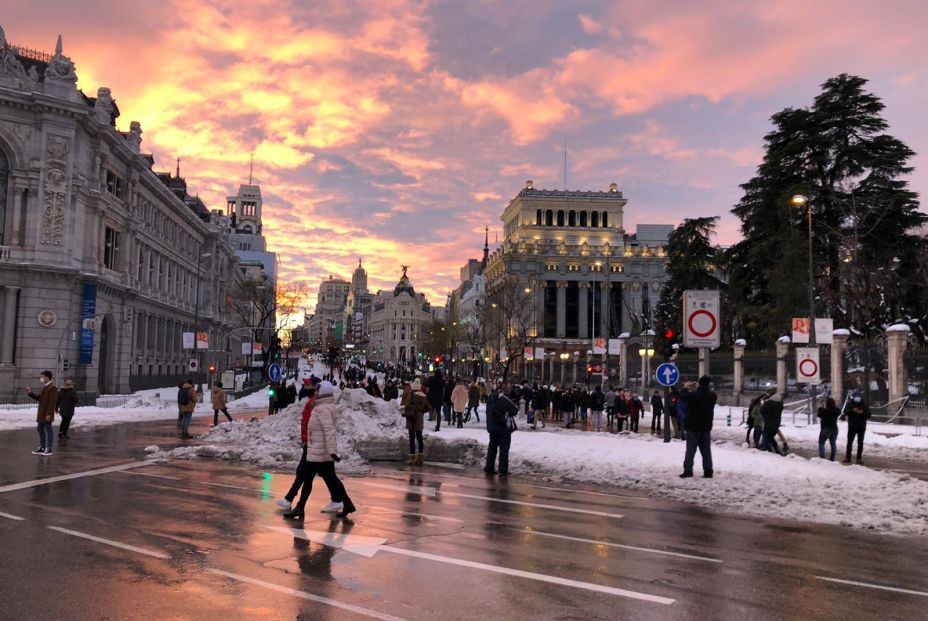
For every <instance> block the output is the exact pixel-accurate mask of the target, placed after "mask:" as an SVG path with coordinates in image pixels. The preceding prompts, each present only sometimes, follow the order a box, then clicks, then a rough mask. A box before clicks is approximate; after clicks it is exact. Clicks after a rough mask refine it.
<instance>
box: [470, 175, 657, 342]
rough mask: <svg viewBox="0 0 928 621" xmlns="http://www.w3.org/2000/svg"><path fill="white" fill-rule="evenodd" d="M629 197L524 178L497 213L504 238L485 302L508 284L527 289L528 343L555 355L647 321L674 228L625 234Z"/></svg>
mask: <svg viewBox="0 0 928 621" xmlns="http://www.w3.org/2000/svg"><path fill="white" fill-rule="evenodd" d="M626 203H627V199H625V197H624V196H623V195H622V192H620V191H619V190H618V188H617V186H616V184H614V183H613V184H611V185H610V186H609V189H608V191H605V192H602V191H561V190H536V189H535V188H534V185H533V183H532V182H531V181H528V182H527V183H526V185H525V188H523V189H522V191H520V192H519V194H518V195H517V196H516V197H515V198H513V199H512V200H511V201H510V203H509V205H508V206H507V207H506V209H505V210H504V211H503V214H502V216H501V219H502V221H503V228H504V239H503V242H502V244H501V247H500V248H499V249H498V250H496V251H495V252H493V254H492V255H490V257H489V263H488V265H487V268H486V270H485V276H486V287H487V303H492V302H493V300H494V296H499V295H500V293H501V292H502V291H503V290H504V289H505V288H506V287H516V286H517V287H519V288H520V291H522V290H523V289H524V290H525V291H526V294H525V295H526V304H525V308H526V309H531V317H530V319H529V321H530V322H531V328H532V329H531V335H532V337H533V343H532V344H533V346H535V347H539V348H540V347H543V348H545V349H546V352H547V353H552V352H553V353H554V354H558V353H565V352H566V353H572V352H574V351H577V350H579V351H581V352H583V354H584V355H585V353H586V351H587V350H588V349H590V348H591V346H592V339H593V338H594V337H596V338H615V337H618V336H619V335H620V334H622V333H625V332H628V333H631V334H636V333H638V332H640V331H641V330H642V329H644V328H645V327H647V326H650V325H651V324H652V319H653V313H654V309H655V308H656V306H657V302H658V300H659V298H660V295H661V291H662V288H663V286H664V283H665V282H666V280H667V274H666V270H665V266H666V262H667V258H666V248H665V247H666V243H667V237H668V235H669V234H670V232H671V231H672V230H673V227H672V226H671V225H644V224H642V225H639V226H638V229H637V233H636V234H635V235H629V234H627V233H626V231H625V228H624V224H623V216H624V208H625V205H626ZM488 312H489V311H488ZM488 337H490V338H488V340H489V341H490V344H491V345H492V343H493V338H492V335H488ZM497 349H498V348H497ZM496 353H499V352H498V351H497V352H496Z"/></svg>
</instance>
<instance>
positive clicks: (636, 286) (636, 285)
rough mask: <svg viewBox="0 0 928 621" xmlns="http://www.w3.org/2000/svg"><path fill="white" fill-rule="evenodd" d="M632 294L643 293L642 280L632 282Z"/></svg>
mask: <svg viewBox="0 0 928 621" xmlns="http://www.w3.org/2000/svg"><path fill="white" fill-rule="evenodd" d="M632 293H641V281H640V280H637V279H635V280H633V281H632Z"/></svg>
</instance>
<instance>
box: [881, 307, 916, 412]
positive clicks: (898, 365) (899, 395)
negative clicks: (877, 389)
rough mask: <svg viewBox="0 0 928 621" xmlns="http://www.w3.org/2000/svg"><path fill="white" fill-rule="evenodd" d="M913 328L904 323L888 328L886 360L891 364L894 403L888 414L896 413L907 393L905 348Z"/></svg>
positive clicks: (890, 387) (891, 391) (890, 395)
mask: <svg viewBox="0 0 928 621" xmlns="http://www.w3.org/2000/svg"><path fill="white" fill-rule="evenodd" d="M910 332H911V330H910V329H909V326H907V325H905V324H904V323H897V324H896V325H893V326H889V327H888V328H886V362H887V364H888V366H889V386H888V388H889V401H890V403H892V405H891V406H890V407H889V408H888V409H887V414H888V415H892V414H895V413H896V410H897V409H898V408H899V405H900V400H901V399H903V398H904V397H905V396H906V394H907V391H906V386H905V360H904V357H905V350H906V347H907V346H908V338H909V333H910Z"/></svg>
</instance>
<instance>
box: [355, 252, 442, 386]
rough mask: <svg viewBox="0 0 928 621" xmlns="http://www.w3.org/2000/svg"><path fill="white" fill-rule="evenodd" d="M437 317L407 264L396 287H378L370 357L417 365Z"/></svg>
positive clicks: (374, 306) (375, 359)
mask: <svg viewBox="0 0 928 621" xmlns="http://www.w3.org/2000/svg"><path fill="white" fill-rule="evenodd" d="M433 321H434V317H433V314H432V307H431V306H430V305H429V303H428V302H427V301H426V300H425V295H423V294H421V293H416V290H415V289H414V288H413V286H412V283H411V282H410V280H409V277H408V276H407V275H406V268H405V267H404V268H403V275H402V276H401V277H400V280H399V282H397V283H396V287H394V288H393V291H378V292H377V295H376V296H375V298H374V303H373V305H372V307H371V318H370V326H371V338H370V347H369V349H368V354H367V358H368V360H370V361H373V362H381V363H384V364H385V365H392V366H395V367H397V368H411V367H414V366H415V364H416V360H417V357H418V354H419V352H420V351H421V345H422V342H423V338H424V334H425V333H426V330H427V328H428V327H429V326H430V325H431V324H432V322H433Z"/></svg>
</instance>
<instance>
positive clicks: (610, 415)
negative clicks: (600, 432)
mask: <svg viewBox="0 0 928 621" xmlns="http://www.w3.org/2000/svg"><path fill="white" fill-rule="evenodd" d="M615 400H616V394H615V390H614V389H613V388H612V386H608V387H607V388H606V403H605V407H606V429H608V430H610V431H612V423H613V422H614V420H613V419H614V418H615Z"/></svg>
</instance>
